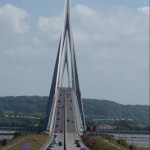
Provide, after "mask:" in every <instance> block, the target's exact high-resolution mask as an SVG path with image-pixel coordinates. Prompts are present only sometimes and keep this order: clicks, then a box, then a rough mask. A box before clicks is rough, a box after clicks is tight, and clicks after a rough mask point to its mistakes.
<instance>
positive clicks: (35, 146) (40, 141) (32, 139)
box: [7, 134, 48, 150]
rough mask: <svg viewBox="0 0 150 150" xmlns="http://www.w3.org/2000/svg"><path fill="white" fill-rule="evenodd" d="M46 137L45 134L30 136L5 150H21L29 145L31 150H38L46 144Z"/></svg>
mask: <svg viewBox="0 0 150 150" xmlns="http://www.w3.org/2000/svg"><path fill="white" fill-rule="evenodd" d="M47 138H48V135H45V134H32V135H28V136H26V137H25V139H24V140H23V141H21V142H20V143H18V144H16V145H14V146H12V147H10V148H8V149H7V150H21V148H22V146H23V145H25V144H29V145H31V150H39V149H40V148H41V147H42V145H44V144H45V143H46V140H47Z"/></svg>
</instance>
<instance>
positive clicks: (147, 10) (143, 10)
mask: <svg viewBox="0 0 150 150" xmlns="http://www.w3.org/2000/svg"><path fill="white" fill-rule="evenodd" d="M137 10H138V11H140V12H143V13H145V14H147V15H149V13H150V8H149V7H146V6H145V7H140V8H137Z"/></svg>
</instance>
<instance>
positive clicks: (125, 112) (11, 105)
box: [0, 96, 150, 129]
mask: <svg viewBox="0 0 150 150" xmlns="http://www.w3.org/2000/svg"><path fill="white" fill-rule="evenodd" d="M47 100H48V97H46V96H43V97H42V96H17V97H13V96H7V97H0V114H2V115H1V116H0V123H1V122H2V120H3V119H4V118H3V119H2V116H4V115H6V114H7V115H11V116H34V117H38V118H42V117H43V116H44V114H45V110H46V105H47ZM83 105H84V111H85V115H86V116H87V117H86V120H87V122H88V123H89V121H91V120H93V118H94V119H99V118H100V119H107V118H108V119H129V118H130V119H133V120H134V121H135V122H136V123H137V124H141V125H144V126H145V125H147V126H148V125H149V119H148V118H149V109H150V107H149V106H147V105H122V104H118V103H115V102H113V101H108V100H96V99H83ZM13 120H14V118H13ZM23 120H24V119H22V121H23ZM6 122H7V123H9V122H11V118H10V117H8V119H6ZM121 123H122V124H125V122H120V124H121ZM147 129H149V127H147Z"/></svg>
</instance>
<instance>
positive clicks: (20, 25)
mask: <svg viewBox="0 0 150 150" xmlns="http://www.w3.org/2000/svg"><path fill="white" fill-rule="evenodd" d="M28 16H29V14H28V13H27V12H26V11H25V10H23V9H20V8H18V7H16V6H14V5H11V4H6V5H4V6H1V7H0V33H3V35H6V34H8V35H10V34H13V35H16V34H23V33H25V32H27V31H28V29H29V26H28V25H27V23H25V21H24V20H25V19H26V18H27V17H28Z"/></svg>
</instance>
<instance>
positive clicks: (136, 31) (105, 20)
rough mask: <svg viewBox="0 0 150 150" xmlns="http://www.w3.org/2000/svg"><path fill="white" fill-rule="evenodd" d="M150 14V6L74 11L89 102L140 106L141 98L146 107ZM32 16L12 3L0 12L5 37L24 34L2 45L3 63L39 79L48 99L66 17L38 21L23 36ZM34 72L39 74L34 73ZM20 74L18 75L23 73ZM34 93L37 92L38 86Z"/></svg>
mask: <svg viewBox="0 0 150 150" xmlns="http://www.w3.org/2000/svg"><path fill="white" fill-rule="evenodd" d="M8 6H9V8H10V9H8V8H7V7H8ZM6 8H7V9H6ZM4 10H5V12H7V13H4ZM146 10H147V7H142V8H137V10H130V9H127V8H123V7H121V8H119V9H115V10H112V9H111V10H109V9H106V10H95V9H93V8H90V7H87V6H85V5H76V6H75V7H73V10H72V29H73V35H74V42H75V48H76V54H77V61H78V62H77V63H78V69H79V71H78V72H79V75H80V81H81V87H82V91H83V96H84V97H92V98H93V97H94V98H105V99H114V100H117V99H120V100H121V99H122V101H123V102H124V103H125V101H126V103H131V101H132V100H133V103H136V102H137V100H138V103H141V102H139V101H140V99H145V103H147V102H146V101H147V100H148V94H147V93H148V90H147V89H148V67H149V66H148V59H149V58H148V54H149V51H148V46H149V41H148V38H149V22H148V17H147V15H145V13H143V12H146ZM10 11H12V12H11V13H10ZM2 12H3V13H2ZM8 12H9V13H8ZM14 12H16V15H15V13H14ZM141 14H142V15H141ZM143 14H144V16H145V17H143ZM2 16H3V17H2ZM4 16H5V17H4ZM28 16H29V14H28V12H26V11H25V10H23V9H21V8H18V7H16V6H12V5H10V4H8V5H5V6H3V7H0V27H1V28H2V29H3V30H4V31H5V32H6V31H7V29H9V31H10V32H11V33H12V34H15V35H22V36H21V37H20V36H18V37H15V38H13V39H9V40H7V42H6V44H5V45H4V43H1V46H0V60H1V63H0V64H4V63H5V64H6V63H7V64H9V65H11V66H12V65H13V64H14V66H17V65H18V64H20V65H21V67H23V68H24V69H23V68H22V70H23V71H24V73H23V71H22V74H25V78H27V77H28V76H29V78H30V79H31V82H32V80H33V81H34V80H35V78H34V76H37V75H38V81H39V82H40V88H39V89H38V91H39V94H40V95H46V93H48V92H49V91H48V90H49V86H50V84H49V83H48V82H47V81H51V78H52V74H53V68H54V63H55V56H56V53H57V48H58V43H59V39H60V35H61V28H62V13H60V15H59V16H55V17H47V16H39V17H38V19H37V20H36V22H35V23H33V24H32V25H30V26H31V28H30V31H31V32H28V33H27V34H23V33H26V32H27V31H28V29H29V25H28V24H27V23H26V20H25V19H26V18H27V17H28ZM9 17H10V18H9ZM1 18H2V19H1ZM5 18H6V19H5ZM1 22H2V23H1ZM5 24H6V25H5ZM35 24H36V26H35ZM16 26H18V27H17V28H16ZM33 29H34V30H33ZM4 31H0V33H2V32H3V33H4ZM0 42H1V41H0ZM7 43H9V45H8V44H7ZM2 61H3V62H2ZM2 66H4V65H2ZM29 66H30V67H29ZM87 66H88V68H87ZM28 67H29V68H30V70H28ZM32 67H33V68H32ZM14 68H15V67H14ZM32 69H33V70H34V71H32V72H31V70H32ZM1 70H2V71H3V70H4V71H3V72H5V68H2V67H1ZM18 70H19V69H18ZM18 70H17V71H16V72H18V73H19V71H18ZM41 70H42V71H41ZM28 71H29V75H28V73H27V72H28ZM30 72H31V74H30ZM42 73H44V75H43V74H42ZM7 74H9V73H7ZM46 74H47V75H46ZM49 75H50V76H49ZM14 76H15V73H14ZM16 76H17V75H16ZM18 76H19V75H18ZM32 76H33V78H34V79H33V78H32ZM43 76H44V78H43ZM20 77H21V76H20ZM18 83H19V82H18ZM20 83H22V82H20ZM35 84H36V85H37V83H36V80H35ZM37 86H38V85H37ZM45 86H46V87H45ZM28 87H29V86H28ZM30 88H33V89H34V88H35V87H34V83H33V86H31V87H30ZM41 89H45V90H43V91H41ZM46 89H47V91H46ZM31 91H33V90H32V89H31ZM137 91H139V92H137ZM43 93H44V94H43ZM143 101H144V100H143Z"/></svg>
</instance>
